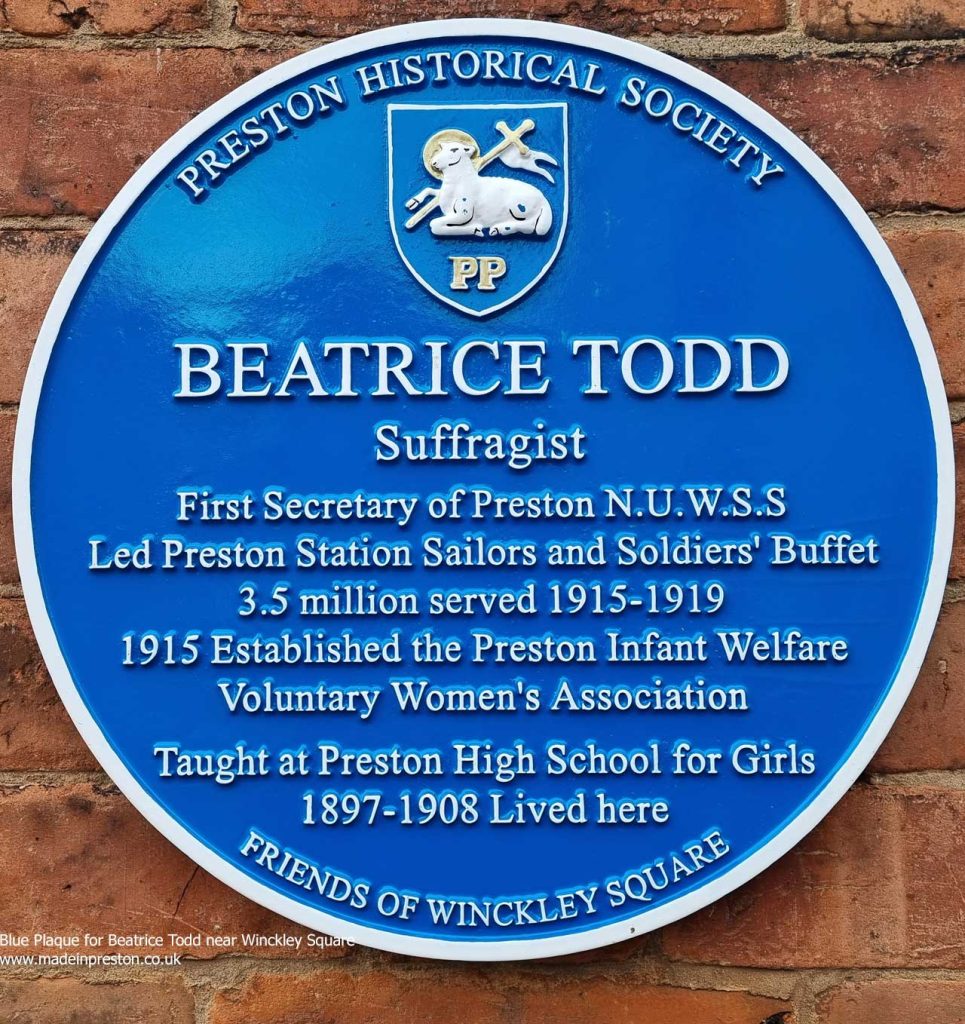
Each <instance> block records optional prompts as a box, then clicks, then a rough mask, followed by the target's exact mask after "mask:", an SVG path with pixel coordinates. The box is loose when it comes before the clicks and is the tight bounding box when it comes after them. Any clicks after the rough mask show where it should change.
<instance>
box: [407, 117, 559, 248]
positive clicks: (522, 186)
mask: <svg viewBox="0 0 965 1024" xmlns="http://www.w3.org/2000/svg"><path fill="white" fill-rule="evenodd" d="M535 128H536V123H535V121H533V120H532V119H531V118H526V119H525V120H524V121H522V122H521V123H520V125H519V127H518V128H515V129H512V128H510V127H509V125H508V124H507V123H506V122H505V121H498V122H497V123H496V131H498V132H499V134H500V135H501V136H502V139H501V140H500V141H499V142H498V143H496V145H495V146H493V148H492V149H490V150H489V151H488V152H487V153H483V154H480V150H479V145H478V143H477V142H476V140H475V139H474V138H473V137H472V136H471V135H470V134H468V133H467V132H464V131H461V130H459V129H458V128H446V129H443V130H442V131H439V132H436V133H435V134H433V135H431V136H430V137H429V139H428V140H427V141H426V144H425V146H424V147H423V150H422V162H423V164H424V165H425V169H426V170H427V171H428V172H429V174H430V175H431V176H432V177H433V178H435V179H436V180H438V181H439V182H440V185H439V187H438V188H433V187H432V186H429V187H427V188H424V189H422V191H421V192H417V193H416V194H415V195H414V196H412V198H411V199H409V200H408V202H407V203H406V204H405V207H406V209H407V210H409V211H413V215H412V216H411V217H410V218H409V219H408V220H407V221H406V224H405V226H406V228H407V229H408V230H409V231H411V230H413V229H414V228H415V227H417V226H418V225H419V224H420V223H421V222H422V221H423V220H424V219H425V217H427V216H428V215H429V214H430V213H432V212H436V211H437V212H438V216H436V217H433V218H432V220H430V221H429V229H430V231H431V232H432V234H433V235H436V236H448V235H475V236H477V237H479V238H482V237H490V238H504V237H507V236H510V235H530V236H534V235H535V236H536V237H544V236H545V235H548V234H549V232H550V231H551V230H552V227H553V208H552V206H551V205H550V202H549V200H548V199H547V198H546V196H545V195H544V194H543V193H542V192H541V191H540V190H539V189H538V188H537V187H536V186H535V185H531V184H529V182H526V181H520V180H518V179H516V178H501V177H496V176H487V175H484V174H483V173H482V172H483V171H484V170H485V168H486V167H488V166H489V165H490V164H491V163H493V162H494V161H496V160H499V161H500V162H501V163H503V164H504V165H505V166H507V167H511V168H514V169H516V170H522V171H528V172H531V173H533V174H538V175H541V176H542V177H543V178H545V179H546V180H547V181H549V182H550V183H551V184H552V183H553V181H554V179H553V175H552V174H551V173H550V172H549V171H548V170H547V169H546V167H544V166H541V164H549V165H550V166H552V167H557V166H559V164H558V162H557V160H556V159H555V158H554V157H552V156H550V155H549V154H548V153H541V152H539V151H538V150H535V149H530V147H529V146H527V145H526V144H525V143H524V142H523V136H524V135H526V134H528V133H529V132H531V131H533V130H534V129H535Z"/></svg>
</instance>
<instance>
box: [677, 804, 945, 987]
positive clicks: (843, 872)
mask: <svg viewBox="0 0 965 1024" xmlns="http://www.w3.org/2000/svg"><path fill="white" fill-rule="evenodd" d="M963 846H965V792H962V791H958V790H944V789H932V788H920V789H904V788H899V787H891V786H888V787H881V788H872V787H869V786H857V787H855V789H853V790H852V791H851V792H850V793H849V794H848V795H847V796H846V797H845V799H844V800H843V801H842V802H841V803H840V804H839V805H838V806H837V807H836V808H835V809H834V810H833V811H832V812H831V814H830V815H829V817H828V818H827V819H826V820H825V822H824V823H823V824H821V825H820V826H819V827H818V828H817V829H816V830H815V831H814V832H813V833H812V834H811V835H810V836H809V837H808V838H807V839H805V840H804V842H802V843H801V844H800V845H799V846H798V847H796V848H795V849H794V850H793V851H792V852H791V853H789V854H787V856H785V857H783V858H782V859H781V860H780V861H779V862H778V863H777V864H775V865H774V866H773V867H771V868H770V869H768V870H767V871H766V872H765V873H764V874H763V875H761V876H759V877H758V878H756V879H754V880H753V881H752V882H749V883H748V884H747V885H745V886H743V887H742V888H740V889H738V890H736V891H735V892H734V893H732V894H731V895H730V896H728V897H725V898H724V899H723V900H720V901H719V902H717V903H715V904H714V905H712V906H711V907H708V908H707V909H706V910H703V911H701V912H700V913H698V914H694V915H693V916H691V917H689V918H686V919H685V920H683V921H680V922H678V923H677V924H674V925H671V926H669V927H668V928H666V929H664V930H663V932H662V933H661V935H660V939H661V941H662V944H663V948H664V950H665V952H666V953H667V955H668V956H670V957H671V958H672V959H675V960H686V961H691V962H706V963H715V964H739V965H745V966H755V967H770V968H775V967H917V968H925V967H951V968H961V967H965V938H963V936H965V897H963V888H962V882H961V877H960V876H961V852H962V848H963Z"/></svg>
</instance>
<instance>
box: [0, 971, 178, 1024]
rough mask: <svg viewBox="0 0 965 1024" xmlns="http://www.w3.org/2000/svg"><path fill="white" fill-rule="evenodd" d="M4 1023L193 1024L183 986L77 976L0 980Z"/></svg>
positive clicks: (173, 981)
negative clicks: (98, 981)
mask: <svg viewBox="0 0 965 1024" xmlns="http://www.w3.org/2000/svg"><path fill="white" fill-rule="evenodd" d="M0 1006H2V1007H3V1012H2V1019H3V1021H4V1024H68V1022H69V1024H131V1022H133V1021H137V1024H194V1019H195V1014H194V997H193V996H192V995H191V994H190V992H188V990H187V989H186V988H185V986H184V984H183V983H182V982H180V981H179V980H177V979H176V978H172V977H168V978H165V979H164V981H161V982H153V981H152V982H146V981H129V982H121V983H119V984H111V985H99V984H88V983H86V982H84V981H81V980H80V979H78V978H56V979H55V978H38V979H37V980H35V981H2V980H0Z"/></svg>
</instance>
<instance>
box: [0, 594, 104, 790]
mask: <svg viewBox="0 0 965 1024" xmlns="http://www.w3.org/2000/svg"><path fill="white" fill-rule="evenodd" d="M0 708H2V709H3V713H2V715H0V771H29V770H42V769H48V770H49V769H58V770H75V771H93V770H95V769H96V768H97V762H96V760H95V759H94V756H93V754H91V752H90V751H89V750H88V748H87V745H86V744H85V743H84V741H83V740H82V739H81V738H80V735H79V734H78V732H77V730H76V729H75V728H74V726H73V723H72V722H71V721H70V718H69V717H68V715H67V711H66V709H65V708H64V705H63V704H62V703H61V700H60V697H59V696H58V695H57V691H56V690H55V689H54V685H53V683H52V682H51V681H50V677H49V676H48V675H47V670H46V668H45V667H44V663H43V659H42V658H41V656H40V651H39V650H38V648H37V642H36V640H35V639H34V635H33V630H32V629H31V627H30V621H29V620H28V618H27V609H26V608H25V607H24V603H23V601H20V600H16V599H9V598H7V599H0Z"/></svg>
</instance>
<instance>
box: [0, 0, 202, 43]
mask: <svg viewBox="0 0 965 1024" xmlns="http://www.w3.org/2000/svg"><path fill="white" fill-rule="evenodd" d="M207 22H208V15H207V8H206V4H205V0H5V2H4V3H3V4H2V5H0V31H4V30H6V31H13V32H21V33H23V34H24V35H31V36H64V35H67V34H69V33H71V32H74V31H76V30H77V29H80V28H93V29H95V30H97V31H99V32H103V33H105V34H108V35H118V36H133V35H138V34H140V33H142V32H158V31H161V32H164V33H176V32H189V31H191V30H192V29H197V28H201V27H202V26H204V25H205V24H207Z"/></svg>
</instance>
